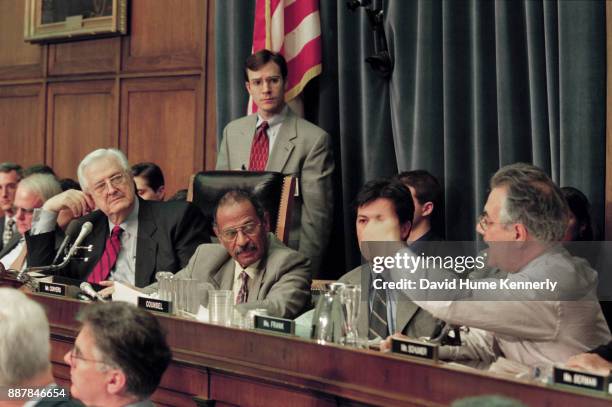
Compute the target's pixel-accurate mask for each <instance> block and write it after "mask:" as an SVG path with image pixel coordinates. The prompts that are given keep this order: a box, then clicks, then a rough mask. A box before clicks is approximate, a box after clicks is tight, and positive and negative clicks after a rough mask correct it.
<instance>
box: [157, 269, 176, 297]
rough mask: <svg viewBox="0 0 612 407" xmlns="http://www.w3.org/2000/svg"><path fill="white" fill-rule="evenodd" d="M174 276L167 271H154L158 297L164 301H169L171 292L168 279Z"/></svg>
mask: <svg viewBox="0 0 612 407" xmlns="http://www.w3.org/2000/svg"><path fill="white" fill-rule="evenodd" d="M173 277H174V274H173V273H171V272H169V271H159V272H157V273H155V279H156V280H157V283H158V291H159V299H160V300H164V301H171V300H172V294H171V291H170V279H171V278H173Z"/></svg>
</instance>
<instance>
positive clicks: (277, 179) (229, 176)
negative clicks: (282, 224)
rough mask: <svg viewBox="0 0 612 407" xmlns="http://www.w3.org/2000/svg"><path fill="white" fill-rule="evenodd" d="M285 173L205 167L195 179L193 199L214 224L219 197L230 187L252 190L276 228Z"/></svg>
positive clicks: (271, 224) (209, 223)
mask: <svg viewBox="0 0 612 407" xmlns="http://www.w3.org/2000/svg"><path fill="white" fill-rule="evenodd" d="M284 177H285V176H284V175H283V174H282V173H280V172H270V171H262V172H254V171H202V172H198V173H197V174H196V175H195V177H194V179H193V203H194V204H195V205H196V206H198V207H199V208H200V209H201V210H202V212H203V213H204V216H205V218H206V220H207V222H208V225H210V228H211V230H210V232H211V233H212V224H213V211H214V209H215V206H216V205H217V201H218V200H219V199H220V198H221V196H223V194H225V193H226V192H227V191H229V190H230V189H235V188H240V189H245V190H248V191H251V192H252V193H253V194H254V195H255V196H256V197H257V199H258V200H259V201H260V202H261V204H262V206H263V207H264V209H265V210H266V211H268V213H269V216H270V228H271V229H270V230H275V228H276V222H277V218H278V208H279V204H280V199H281V193H282V189H283V180H284Z"/></svg>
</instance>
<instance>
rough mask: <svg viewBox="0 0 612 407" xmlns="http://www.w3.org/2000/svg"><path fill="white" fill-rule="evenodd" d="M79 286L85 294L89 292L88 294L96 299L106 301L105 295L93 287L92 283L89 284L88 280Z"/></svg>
mask: <svg viewBox="0 0 612 407" xmlns="http://www.w3.org/2000/svg"><path fill="white" fill-rule="evenodd" d="M79 288H80V289H81V291H83V292H84V293H85V294H87V295H88V296H90V297H91V298H93V299H94V300H97V301H100V302H106V300H105V299H104V297H102V296H101V295H100V294H98V293H97V292H96V290H94V289H93V287H92V286H91V284H89V283H88V282H87V281H83V282H82V283H81V285H79Z"/></svg>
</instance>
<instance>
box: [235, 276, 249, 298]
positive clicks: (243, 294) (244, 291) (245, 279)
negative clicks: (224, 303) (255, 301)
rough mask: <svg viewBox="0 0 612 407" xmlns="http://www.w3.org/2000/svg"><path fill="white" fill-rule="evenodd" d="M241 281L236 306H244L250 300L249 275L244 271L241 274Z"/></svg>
mask: <svg viewBox="0 0 612 407" xmlns="http://www.w3.org/2000/svg"><path fill="white" fill-rule="evenodd" d="M240 279H241V280H242V285H241V286H240V291H238V296H237V297H236V304H244V303H245V302H247V299H248V298H249V285H248V284H249V275H248V274H247V273H246V272H245V271H244V270H243V271H242V273H240Z"/></svg>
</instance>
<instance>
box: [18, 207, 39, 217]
mask: <svg viewBox="0 0 612 407" xmlns="http://www.w3.org/2000/svg"><path fill="white" fill-rule="evenodd" d="M34 209H36V208H20V207H17V206H14V207H13V212H14V213H15V216H19V214H20V212H21V213H22V214H23V215H24V216H26V215H31V214H33V213H34Z"/></svg>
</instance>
